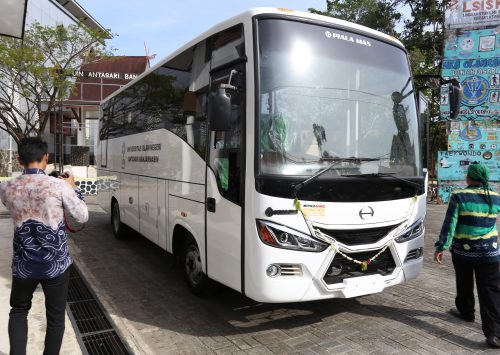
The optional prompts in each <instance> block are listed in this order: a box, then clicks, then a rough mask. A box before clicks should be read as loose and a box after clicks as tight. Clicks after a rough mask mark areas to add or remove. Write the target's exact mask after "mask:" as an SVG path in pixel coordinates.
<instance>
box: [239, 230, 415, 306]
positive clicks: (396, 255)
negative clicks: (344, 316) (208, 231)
mask: <svg viewBox="0 0 500 355" xmlns="http://www.w3.org/2000/svg"><path fill="white" fill-rule="evenodd" d="M423 246H424V235H423V234H422V235H421V236H420V237H418V238H416V239H413V240H411V241H409V242H406V243H401V244H399V243H393V244H392V245H391V246H390V247H389V248H388V249H387V250H388V252H390V255H391V256H392V258H393V260H394V267H393V268H392V269H391V270H392V271H391V272H387V273H385V274H384V273H382V274H379V273H371V274H369V275H366V276H363V275H362V274H361V273H357V275H361V276H356V277H347V278H343V279H341V280H338V282H337V279H333V281H331V280H329V279H328V278H326V275H327V272H328V270H329V268H330V267H331V266H332V262H333V261H334V259H335V257H336V253H335V252H334V251H333V250H328V251H325V252H323V253H321V254H315V253H308V254H309V255H307V256H305V257H303V261H305V262H303V263H301V264H295V265H300V267H301V271H302V273H301V275H300V276H278V277H269V276H267V275H266V274H265V272H264V273H263V275H262V273H261V276H260V277H259V278H260V280H258V283H259V284H260V287H258V288H257V287H248V288H247V292H246V294H247V296H248V297H250V298H252V299H254V300H256V301H260V302H269V303H281V302H301V301H313V300H321V299H330V298H352V297H359V296H364V295H369V294H373V293H378V292H382V291H383V290H384V289H385V288H386V287H389V286H393V285H397V284H400V283H403V282H405V281H408V280H410V279H413V278H415V277H417V276H418V275H419V273H420V271H421V269H422V264H423V257H422V250H423ZM367 250H369V248H367ZM416 250H418V253H417V255H416V256H417V257H415V258H412V255H413V253H414V252H415V251H416ZM320 255H321V258H318V257H319V256H320ZM314 257H315V258H314ZM266 259H267V258H266ZM318 259H321V260H322V262H321V261H320V262H319V263H318ZM335 260H337V259H335ZM274 262H276V260H272V259H268V260H265V261H264V265H269V264H272V263H274ZM278 264H281V265H294V263H293V261H292V258H291V257H286V258H284V259H282V262H281V263H278ZM261 265H262V264H261ZM251 279H254V278H251ZM250 286H251V285H250Z"/></svg>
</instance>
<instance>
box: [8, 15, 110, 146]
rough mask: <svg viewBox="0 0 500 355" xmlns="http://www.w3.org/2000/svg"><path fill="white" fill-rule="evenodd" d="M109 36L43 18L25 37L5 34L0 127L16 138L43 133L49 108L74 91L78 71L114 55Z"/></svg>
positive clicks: (29, 29) (30, 28)
mask: <svg viewBox="0 0 500 355" xmlns="http://www.w3.org/2000/svg"><path fill="white" fill-rule="evenodd" d="M107 36H109V34H108V33H103V32H100V31H97V30H91V29H88V28H86V27H84V26H83V25H82V24H72V25H69V26H62V25H61V26H56V27H49V26H42V25H40V24H38V23H34V24H33V25H31V26H30V27H29V28H28V30H27V31H26V33H25V38H24V41H21V40H18V39H13V38H8V37H1V36H0V129H1V130H4V131H6V132H7V133H9V134H10V135H11V136H12V137H13V139H14V140H15V141H16V142H17V143H19V141H20V140H21V139H22V138H23V137H27V136H39V135H41V134H42V133H43V131H44V129H45V126H46V124H47V122H48V120H49V118H50V112H51V111H52V110H53V109H54V108H55V107H56V106H57V104H58V103H59V102H60V101H62V100H64V99H66V98H67V97H68V96H69V95H70V94H71V92H72V90H74V88H75V80H74V77H73V73H74V71H75V70H78V69H80V66H81V64H82V63H83V62H92V61H94V60H96V58H97V57H98V56H103V55H108V54H109V52H108V51H106V48H105V42H104V40H105V38H106V37H107Z"/></svg>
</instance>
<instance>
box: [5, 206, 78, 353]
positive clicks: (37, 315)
mask: <svg viewBox="0 0 500 355" xmlns="http://www.w3.org/2000/svg"><path fill="white" fill-rule="evenodd" d="M13 228H14V227H13V225H12V222H11V220H10V218H9V217H8V215H6V210H5V207H4V206H3V205H2V204H1V203H0V355H1V354H8V353H9V336H8V331H7V329H8V322H9V310H10V306H9V298H10V287H11V281H12V280H11V277H12V274H11V268H10V265H11V262H12V235H13V231H14V229H13ZM44 301H45V299H44V297H43V292H42V288H41V287H40V286H39V287H38V288H37V290H36V291H35V294H34V296H33V302H32V308H31V311H30V313H29V315H28V348H27V353H28V354H42V353H43V346H44V340H45V326H46V323H45V305H44ZM81 353H82V352H81V350H80V346H79V345H78V342H77V340H76V335H75V331H74V329H73V326H72V324H71V322H70V321H69V318H68V317H67V316H66V331H65V333H64V340H63V345H62V348H61V354H72V355H73V354H75V355H76V354H81Z"/></svg>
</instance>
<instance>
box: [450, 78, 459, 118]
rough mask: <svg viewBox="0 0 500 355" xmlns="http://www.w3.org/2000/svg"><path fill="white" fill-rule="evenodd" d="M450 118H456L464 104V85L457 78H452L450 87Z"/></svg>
mask: <svg viewBox="0 0 500 355" xmlns="http://www.w3.org/2000/svg"><path fill="white" fill-rule="evenodd" d="M448 92H449V101H448V102H449V103H450V119H452V120H454V119H456V118H457V116H458V114H459V113H460V105H461V104H462V87H461V86H460V83H459V82H458V80H457V79H452V80H451V82H450V87H449V90H448Z"/></svg>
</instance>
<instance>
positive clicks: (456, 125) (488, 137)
mask: <svg viewBox="0 0 500 355" xmlns="http://www.w3.org/2000/svg"><path fill="white" fill-rule="evenodd" d="M499 132H500V121H498V120H484V121H452V122H450V131H449V134H448V150H475V149H476V150H491V151H495V150H497V149H498V135H499Z"/></svg>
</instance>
